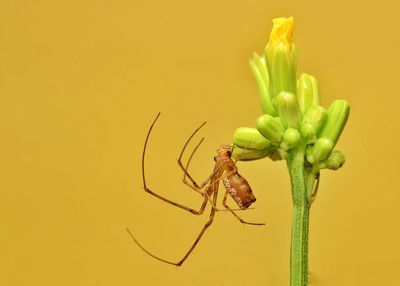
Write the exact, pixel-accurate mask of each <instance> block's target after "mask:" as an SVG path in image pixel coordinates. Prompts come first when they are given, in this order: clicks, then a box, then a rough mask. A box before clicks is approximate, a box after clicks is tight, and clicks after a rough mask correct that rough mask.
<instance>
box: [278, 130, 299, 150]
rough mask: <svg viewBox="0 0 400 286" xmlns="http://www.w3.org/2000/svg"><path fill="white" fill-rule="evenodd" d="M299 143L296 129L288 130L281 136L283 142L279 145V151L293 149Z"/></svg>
mask: <svg viewBox="0 0 400 286" xmlns="http://www.w3.org/2000/svg"><path fill="white" fill-rule="evenodd" d="M299 142H300V133H299V131H297V129H294V128H290V127H289V128H288V129H286V130H285V133H284V134H283V141H282V143H281V146H280V147H281V149H282V150H284V151H287V150H289V149H291V148H293V147H295V146H296V145H297V144H298V143H299Z"/></svg>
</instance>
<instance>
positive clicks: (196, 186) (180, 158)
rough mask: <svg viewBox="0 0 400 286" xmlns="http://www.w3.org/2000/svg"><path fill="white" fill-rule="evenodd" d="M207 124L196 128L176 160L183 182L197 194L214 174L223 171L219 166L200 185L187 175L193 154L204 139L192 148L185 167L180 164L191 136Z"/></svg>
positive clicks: (222, 165)
mask: <svg viewBox="0 0 400 286" xmlns="http://www.w3.org/2000/svg"><path fill="white" fill-rule="evenodd" d="M206 123H207V122H203V123H202V124H201V125H200V126H199V127H197V128H196V130H194V131H193V133H192V134H191V135H190V137H189V138H188V140H186V142H185V144H184V145H183V148H182V150H181V153H180V154H179V158H178V165H179V167H180V168H181V169H182V171H183V173H184V175H183V182H184V183H185V184H186V185H188V186H189V187H190V188H192V189H194V190H196V191H197V192H199V190H200V189H203V188H204V186H205V185H207V183H208V182H210V180H211V179H212V178H213V177H214V176H215V174H216V173H218V172H219V171H220V170H221V169H223V167H224V164H221V165H220V166H218V168H216V169H214V171H213V172H212V173H211V175H210V176H208V177H207V178H206V179H205V180H204V181H203V182H202V183H200V184H199V183H197V182H196V180H195V179H194V178H193V177H192V176H191V175H190V174H189V172H188V168H189V164H190V162H191V160H192V158H193V156H194V153H195V152H196V151H197V149H198V148H199V147H200V145H201V143H202V142H203V140H204V137H203V138H202V139H201V140H200V142H199V143H198V144H197V145H196V147H195V148H194V150H193V151H192V153H191V154H190V156H189V159H188V161H187V163H186V166H184V165H183V163H182V156H183V153H184V152H185V150H186V148H187V146H188V144H189V142H190V141H191V140H192V138H193V136H194V135H195V134H196V133H197V132H198V131H199V130H200V129H201V128H202V127H203V126H204V125H205V124H206ZM186 179H189V181H190V182H191V183H192V185H191V184H190V183H189V182H188V181H187V180H186Z"/></svg>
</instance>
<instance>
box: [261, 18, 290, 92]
mask: <svg viewBox="0 0 400 286" xmlns="http://www.w3.org/2000/svg"><path fill="white" fill-rule="evenodd" d="M273 23H274V25H273V27H272V31H271V35H270V39H269V42H268V44H267V47H266V49H265V56H266V61H267V67H268V71H269V75H270V83H271V85H270V95H271V98H274V97H275V96H276V95H277V94H278V93H279V92H281V91H287V92H292V93H295V89H296V82H295V78H296V65H297V51H296V48H295V47H294V45H293V43H292V33H293V17H289V18H277V19H274V20H273Z"/></svg>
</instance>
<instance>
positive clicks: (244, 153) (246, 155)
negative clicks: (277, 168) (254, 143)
mask: <svg viewBox="0 0 400 286" xmlns="http://www.w3.org/2000/svg"><path fill="white" fill-rule="evenodd" d="M272 153H273V150H271V149H270V148H267V149H263V150H254V149H246V148H240V147H236V146H235V148H234V149H233V153H232V158H234V159H236V160H239V161H250V160H257V159H262V158H265V157H267V156H270V155H271V154H272Z"/></svg>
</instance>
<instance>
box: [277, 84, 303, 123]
mask: <svg viewBox="0 0 400 286" xmlns="http://www.w3.org/2000/svg"><path fill="white" fill-rule="evenodd" d="M275 99H276V106H277V109H278V114H279V117H280V118H281V119H282V122H283V124H284V125H285V126H287V127H292V128H299V125H300V111H299V106H298V104H297V100H296V96H295V95H294V94H293V93H290V92H285V91H282V92H281V93H279V94H278V95H277V96H276V98H275Z"/></svg>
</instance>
